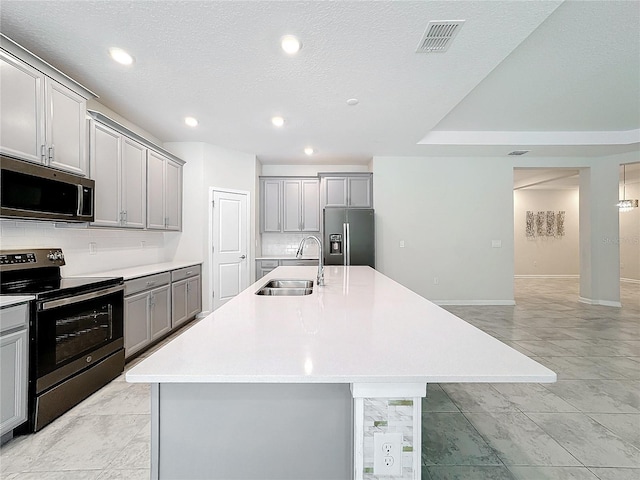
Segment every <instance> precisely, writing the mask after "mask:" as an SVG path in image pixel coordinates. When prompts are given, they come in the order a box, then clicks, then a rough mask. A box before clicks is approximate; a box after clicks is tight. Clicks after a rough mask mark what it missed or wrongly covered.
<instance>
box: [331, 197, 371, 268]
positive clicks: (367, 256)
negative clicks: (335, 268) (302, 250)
mask: <svg viewBox="0 0 640 480" xmlns="http://www.w3.org/2000/svg"><path fill="white" fill-rule="evenodd" d="M323 226H324V230H323V232H324V242H323V247H324V248H323V250H324V263H325V265H369V266H370V267H371V268H375V266H376V248H375V246H376V245H375V225H374V219H373V209H371V208H325V209H324V223H323Z"/></svg>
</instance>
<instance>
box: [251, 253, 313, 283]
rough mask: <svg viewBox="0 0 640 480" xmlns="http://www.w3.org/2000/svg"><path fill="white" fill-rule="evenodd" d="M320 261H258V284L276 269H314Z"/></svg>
mask: <svg viewBox="0 0 640 480" xmlns="http://www.w3.org/2000/svg"><path fill="white" fill-rule="evenodd" d="M317 265H318V260H298V259H291V260H256V282H257V281H258V280H260V279H261V278H262V277H264V276H265V275H266V274H267V273H269V272H271V271H272V270H274V269H275V268H276V267H296V266H298V267H313V266H317Z"/></svg>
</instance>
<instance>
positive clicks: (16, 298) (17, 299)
mask: <svg viewBox="0 0 640 480" xmlns="http://www.w3.org/2000/svg"><path fill="white" fill-rule="evenodd" d="M34 298H36V297H34V296H33V295H1V296H0V308H5V307H10V306H12V305H19V304H20V303H26V302H28V301H30V300H33V299H34Z"/></svg>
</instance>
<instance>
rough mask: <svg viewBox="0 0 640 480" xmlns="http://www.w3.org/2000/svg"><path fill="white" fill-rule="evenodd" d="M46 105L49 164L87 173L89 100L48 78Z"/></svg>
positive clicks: (73, 171)
mask: <svg viewBox="0 0 640 480" xmlns="http://www.w3.org/2000/svg"><path fill="white" fill-rule="evenodd" d="M45 107H46V112H47V114H46V115H45V125H46V127H47V128H46V136H45V139H46V143H47V156H48V159H49V163H48V165H49V166H50V167H54V168H59V169H61V170H66V171H68V172H72V173H75V174H78V175H87V173H88V170H87V163H88V162H87V155H86V144H85V141H86V130H85V128H86V122H85V117H86V114H87V101H86V99H84V98H83V97H81V96H80V95H78V94H77V93H75V92H74V91H72V90H70V89H69V88H67V87H65V86H64V85H60V84H59V83H57V82H56V81H54V80H52V79H50V78H46V79H45Z"/></svg>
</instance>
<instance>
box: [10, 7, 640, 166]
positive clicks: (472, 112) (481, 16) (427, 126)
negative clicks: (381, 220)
mask: <svg viewBox="0 0 640 480" xmlns="http://www.w3.org/2000/svg"><path fill="white" fill-rule="evenodd" d="M1 7H2V8H1V9H0V29H1V31H2V33H4V34H5V35H7V36H8V37H10V38H12V39H13V40H15V41H16V42H18V43H20V44H22V45H23V46H25V47H26V48H28V49H29V50H31V51H33V52H34V53H36V54H37V55H39V56H40V57H42V58H43V59H45V60H46V61H48V62H49V63H51V64H52V65H54V66H55V67H57V68H59V69H60V70H62V71H63V72H65V73H67V74H68V75H69V76H71V77H72V78H74V79H76V80H77V81H79V82H80V83H82V84H84V85H86V86H87V87H88V88H89V89H91V90H93V91H95V92H96V93H97V94H98V95H100V99H99V101H100V102H101V103H103V104H104V105H105V106H107V107H109V108H110V109H112V110H114V111H116V112H117V113H119V114H120V115H122V116H124V117H125V118H127V119H128V120H130V121H131V122H133V123H135V124H137V125H138V126H140V127H141V128H143V129H145V130H147V131H149V132H150V133H151V134H153V135H154V136H156V137H157V138H159V139H161V140H162V141H164V142H170V141H201V142H207V143H211V144H215V145H220V146H223V147H227V148H231V149H235V150H239V151H244V152H248V153H252V154H256V155H257V156H258V158H259V159H260V160H261V161H262V162H264V163H291V162H293V161H299V162H319V163H321V162H325V163H335V162H344V163H359V162H362V163H365V162H368V161H369V159H370V158H371V157H372V156H374V155H439V156H440V155H471V154H475V155H504V154H506V153H507V152H509V151H511V150H514V149H515V148H514V147H513V145H514V140H513V139H514V138H517V141H518V142H519V143H518V144H517V145H522V146H523V147H526V146H527V144H526V138H527V137H522V135H520V136H514V137H513V138H511V140H509V139H507V140H505V141H497V142H490V144H489V145H483V146H481V147H478V146H475V145H473V144H472V145H469V144H468V141H467V142H465V141H460V142H456V141H454V142H449V143H448V144H438V143H437V142H434V143H435V144H426V145H420V144H418V142H419V141H420V140H421V139H423V138H425V136H428V134H429V133H430V132H432V131H433V132H457V133H456V134H455V135H454V137H455V136H456V135H458V134H459V135H460V136H461V138H463V137H464V135H465V132H470V131H476V132H477V131H493V132H515V133H519V134H523V132H524V133H526V132H540V131H550V132H572V131H592V130H596V131H620V130H638V129H640V60H639V59H640V50H639V45H640V38H639V33H638V24H640V3H639V2H636V1H623V2H617V1H612V0H606V1H602V2H599V1H594V2H577V1H568V2H564V3H562V1H561V0H556V1H553V0H550V1H544V2H543V1H536V2H534V1H522V0H513V1H488V0H487V1H484V0H483V1H480V0H472V1H466V2H465V1H455V2H452V1H415V2H414V1H393V2H391V1H375V2H369V1H359V2H355V1H342V2H320V1H318V2H291V1H284V2H280V1H253V2H250V1H246V2H239V1H222V2H218V1H133V2H127V1H68V0H65V1H56V0H51V1H44V2H40V1H13V0H2V6H1ZM431 20H466V23H465V24H464V26H463V28H462V30H461V31H460V33H459V34H458V35H457V37H456V38H455V40H454V41H453V43H452V45H451V47H450V48H449V50H448V51H447V52H446V53H444V54H418V53H415V49H416V47H417V44H418V41H419V40H420V38H421V36H422V34H423V32H424V30H425V28H426V25H427V24H428V22H429V21H431ZM287 33H290V34H295V35H297V36H298V37H299V38H300V39H301V40H302V42H303V48H302V50H301V51H300V53H299V54H298V55H297V56H294V57H289V56H287V55H286V54H284V53H283V52H282V51H281V50H280V48H279V44H278V43H279V39H280V37H281V36H282V35H284V34H287ZM111 46H119V47H122V48H125V49H126V50H128V51H129V52H130V53H131V54H133V56H134V57H135V60H136V61H135V63H134V65H133V66H132V67H130V68H125V67H122V66H119V65H116V64H114V63H113V62H111V61H110V59H109V58H108V57H107V50H108V48H109V47H111ZM353 97H355V98H358V99H359V100H360V103H359V104H358V105H357V106H355V107H350V106H347V104H346V100H347V99H349V98H353ZM275 114H280V115H282V116H283V117H284V118H285V119H286V123H285V126H284V128H282V129H280V130H276V129H274V127H273V126H272V125H271V123H270V118H271V116H273V115H275ZM186 115H193V116H195V117H197V118H198V119H199V121H200V125H199V126H198V127H197V128H196V129H190V128H188V127H186V126H184V124H183V118H184V116H186ZM560 135H562V133H560ZM523 138H524V139H525V140H523ZM632 138H633V135H632ZM639 140H640V139H639ZM427 143H429V142H427ZM569 143H571V144H570V145H563V144H562V142H560V144H559V145H558V144H553V145H545V144H544V142H540V141H536V142H533V143H531V145H534V146H533V147H532V148H530V149H531V150H534V151H533V152H532V155H533V154H537V155H606V154H611V153H619V152H625V151H635V150H637V149H638V143H637V141H636V142H631V144H628V143H626V144H622V145H609V144H607V142H604V144H601V145H575V144H574V143H575V142H573V143H572V142H569ZM307 145H311V146H313V147H314V148H315V149H316V151H317V154H316V155H314V156H313V157H312V158H309V157H306V156H305V155H304V154H303V153H302V150H303V148H304V147H305V146H307Z"/></svg>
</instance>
